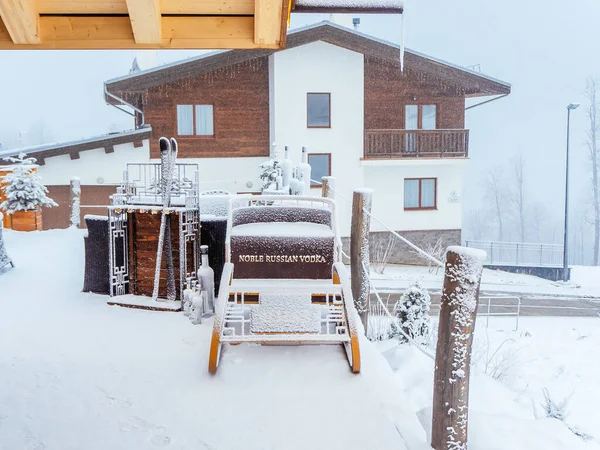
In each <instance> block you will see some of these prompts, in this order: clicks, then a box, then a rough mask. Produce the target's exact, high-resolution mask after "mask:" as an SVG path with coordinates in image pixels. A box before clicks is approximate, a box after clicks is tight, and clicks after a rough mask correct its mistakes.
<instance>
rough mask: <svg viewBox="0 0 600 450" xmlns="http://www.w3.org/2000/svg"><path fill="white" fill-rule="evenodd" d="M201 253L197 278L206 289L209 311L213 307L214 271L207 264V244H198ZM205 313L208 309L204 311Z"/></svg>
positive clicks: (204, 289) (212, 309)
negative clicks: (200, 263)
mask: <svg viewBox="0 0 600 450" xmlns="http://www.w3.org/2000/svg"><path fill="white" fill-rule="evenodd" d="M200 253H201V254H202V265H201V266H200V268H199V269H198V280H200V284H202V290H203V291H206V296H207V301H208V306H209V308H210V311H214V309H215V272H214V271H213V270H212V268H211V267H210V266H209V265H208V245H201V246H200ZM204 312H205V313H207V312H209V311H204Z"/></svg>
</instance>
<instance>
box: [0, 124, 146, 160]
mask: <svg viewBox="0 0 600 450" xmlns="http://www.w3.org/2000/svg"><path fill="white" fill-rule="evenodd" d="M151 135H152V128H150V127H144V128H140V129H138V130H128V131H120V132H118V133H109V134H103V135H101V136H94V137H91V138H87V139H81V140H78V141H69V142H59V143H56V144H42V145H36V146H34V147H27V148H15V149H10V150H2V151H0V159H2V158H6V157H8V156H16V155H18V154H20V153H25V154H27V156H33V157H35V158H36V159H37V164H38V165H40V166H43V165H44V164H45V159H46V158H51V157H52V156H59V155H70V157H71V159H79V152H84V151H86V150H95V149H99V148H104V151H105V152H106V153H113V152H114V151H115V147H114V146H115V145H119V144H126V143H129V142H133V145H134V147H142V145H143V143H142V141H143V140H145V139H150V137H151Z"/></svg>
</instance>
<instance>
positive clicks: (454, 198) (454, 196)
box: [448, 191, 460, 203]
mask: <svg viewBox="0 0 600 450" xmlns="http://www.w3.org/2000/svg"><path fill="white" fill-rule="evenodd" d="M448 203H460V196H459V195H458V192H456V191H452V192H450V195H449V196H448Z"/></svg>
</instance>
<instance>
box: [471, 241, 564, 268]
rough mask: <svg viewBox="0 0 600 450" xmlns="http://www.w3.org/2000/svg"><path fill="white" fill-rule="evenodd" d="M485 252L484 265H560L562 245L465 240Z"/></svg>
mask: <svg viewBox="0 0 600 450" xmlns="http://www.w3.org/2000/svg"><path fill="white" fill-rule="evenodd" d="M465 245H466V246H467V247H472V248H478V249H480V250H484V251H485V252H486V253H487V257H486V259H485V261H484V262H483V264H485V265H486V266H517V267H562V266H563V246H562V245H557V244H534V243H529V242H496V241H465Z"/></svg>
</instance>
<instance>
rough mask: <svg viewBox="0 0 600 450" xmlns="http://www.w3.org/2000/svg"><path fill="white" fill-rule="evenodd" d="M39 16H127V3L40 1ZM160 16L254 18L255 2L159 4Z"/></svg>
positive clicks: (169, 0)
mask: <svg viewBox="0 0 600 450" xmlns="http://www.w3.org/2000/svg"><path fill="white" fill-rule="evenodd" d="M38 10H39V11H38V12H39V13H40V14H59V15H70V14H128V9H127V3H126V0H40V1H39V2H38ZM160 11H161V13H162V14H163V15H176V14H186V15H206V16H217V15H237V16H243V15H246V16H247V15H253V14H254V0H202V1H199V0H160Z"/></svg>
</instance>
